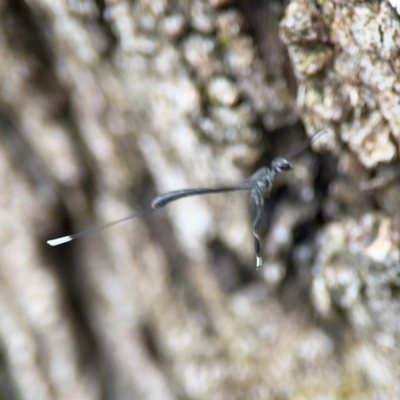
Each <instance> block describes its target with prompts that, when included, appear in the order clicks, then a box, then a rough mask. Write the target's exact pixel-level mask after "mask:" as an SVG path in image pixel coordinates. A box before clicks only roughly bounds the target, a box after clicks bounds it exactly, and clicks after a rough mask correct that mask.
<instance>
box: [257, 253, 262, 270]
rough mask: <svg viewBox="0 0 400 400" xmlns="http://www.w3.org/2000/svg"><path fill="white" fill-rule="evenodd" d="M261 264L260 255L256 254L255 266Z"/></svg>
mask: <svg viewBox="0 0 400 400" xmlns="http://www.w3.org/2000/svg"><path fill="white" fill-rule="evenodd" d="M261 265H262V257H260V256H257V257H256V266H257V268H260V267H261Z"/></svg>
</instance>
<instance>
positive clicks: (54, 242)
mask: <svg viewBox="0 0 400 400" xmlns="http://www.w3.org/2000/svg"><path fill="white" fill-rule="evenodd" d="M71 240H72V238H71V236H63V237H60V238H58V239H52V240H48V241H47V244H49V245H50V246H58V245H59V244H63V243H67V242H70V241H71Z"/></svg>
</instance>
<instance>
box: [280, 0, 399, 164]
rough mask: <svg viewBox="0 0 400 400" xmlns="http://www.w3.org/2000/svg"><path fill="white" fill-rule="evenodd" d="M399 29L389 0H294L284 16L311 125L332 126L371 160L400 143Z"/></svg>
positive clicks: (389, 155) (389, 154)
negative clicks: (342, 0) (314, 1)
mask: <svg viewBox="0 0 400 400" xmlns="http://www.w3.org/2000/svg"><path fill="white" fill-rule="evenodd" d="M399 32H400V22H399V20H398V16H397V15H396V14H395V13H394V11H393V9H392V8H391V7H390V6H389V5H388V4H387V2H384V1H383V2H379V3H374V4H373V5H371V4H367V3H362V2H350V3H348V4H346V5H342V6H340V7H338V6H337V5H335V3H334V2H332V1H326V2H321V3H320V4H319V7H318V8H316V7H314V6H313V5H311V4H308V3H306V2H303V1H292V2H291V4H290V5H289V7H288V8H287V10H286V14H285V17H284V19H283V20H282V22H281V37H282V39H283V40H284V41H285V43H286V44H287V45H288V49H289V55H290V57H291V60H292V63H293V66H294V69H295V71H296V72H297V74H298V78H299V96H298V105H299V107H300V109H301V110H302V112H303V119H304V121H305V123H306V125H310V127H309V128H307V130H308V131H313V130H314V128H315V127H322V126H329V127H332V128H334V129H335V131H336V132H338V133H339V135H340V137H341V138H342V140H345V141H346V142H347V143H349V145H350V148H351V149H352V151H354V152H355V153H356V154H357V156H358V157H359V160H360V161H361V162H362V163H363V164H364V165H365V166H367V167H368V168H373V167H376V166H377V165H378V164H379V163H380V162H390V161H392V160H393V159H394V157H395V156H396V153H397V149H398V146H399V144H398V143H400V100H399V95H398V92H397V89H396V88H397V87H398V84H397V82H399V75H400V69H399V65H398V64H399V59H400V57H399V54H400V52H399V41H400V39H399V38H400V34H399ZM324 49H326V50H324ZM333 105H334V106H333ZM391 136H393V137H394V138H395V139H396V141H397V143H394V142H393V141H392V139H391Z"/></svg>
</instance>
